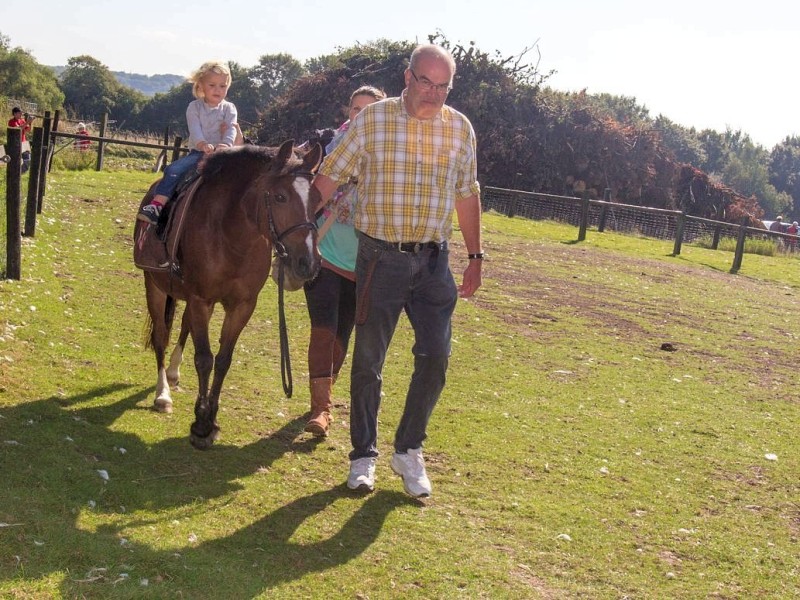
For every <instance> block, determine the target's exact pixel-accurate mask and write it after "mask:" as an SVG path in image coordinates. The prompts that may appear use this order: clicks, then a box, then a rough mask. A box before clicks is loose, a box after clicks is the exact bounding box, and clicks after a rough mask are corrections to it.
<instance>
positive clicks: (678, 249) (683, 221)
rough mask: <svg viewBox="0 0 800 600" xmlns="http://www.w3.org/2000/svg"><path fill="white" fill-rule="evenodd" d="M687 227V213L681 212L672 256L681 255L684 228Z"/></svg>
mask: <svg viewBox="0 0 800 600" xmlns="http://www.w3.org/2000/svg"><path fill="white" fill-rule="evenodd" d="M684 229H686V213H685V212H681V214H679V215H678V220H677V222H676V223H675V245H674V246H673V247H672V256H680V254H681V246H682V245H683V230H684Z"/></svg>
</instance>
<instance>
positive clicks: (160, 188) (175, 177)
mask: <svg viewBox="0 0 800 600" xmlns="http://www.w3.org/2000/svg"><path fill="white" fill-rule="evenodd" d="M203 155H204V153H203V152H200V151H199V150H192V151H191V152H189V154H187V155H186V156H184V157H183V158H179V159H178V160H176V161H175V162H174V163H170V164H169V165H167V167H166V168H165V169H164V177H162V178H161V181H160V182H159V183H158V185H157V186H156V192H155V193H156V194H161V195H162V196H166V197H167V198H172V193H173V192H174V191H175V188H176V187H178V183H179V182H180V180H181V179H183V176H184V175H185V174H186V173H188V172H190V171H192V170H193V169H195V168H197V163H199V162H200V159H201V158H203Z"/></svg>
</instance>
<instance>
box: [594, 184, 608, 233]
mask: <svg viewBox="0 0 800 600" xmlns="http://www.w3.org/2000/svg"><path fill="white" fill-rule="evenodd" d="M603 202H611V188H606V189H605V190H603ZM607 216H608V204H603V208H601V209H600V222H599V223H598V224H597V231H599V232H600V233H603V231H605V229H606V217H607Z"/></svg>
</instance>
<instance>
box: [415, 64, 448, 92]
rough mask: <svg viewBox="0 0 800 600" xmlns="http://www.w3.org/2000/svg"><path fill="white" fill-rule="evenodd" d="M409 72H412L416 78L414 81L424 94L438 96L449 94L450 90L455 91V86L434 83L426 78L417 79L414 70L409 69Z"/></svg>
mask: <svg viewBox="0 0 800 600" xmlns="http://www.w3.org/2000/svg"><path fill="white" fill-rule="evenodd" d="M409 71H411V76H412V77H413V78H414V81H416V82H417V85H419V87H420V88H421V89H422V91H424V92H436V93H437V94H448V93H449V92H450V90H452V89H453V86H452V85H450V84H449V83H433V82H432V81H431V80H430V79H428V78H427V77H424V76H423V77H422V78H419V77H417V74H416V73H414V71H413V70H412V69H409Z"/></svg>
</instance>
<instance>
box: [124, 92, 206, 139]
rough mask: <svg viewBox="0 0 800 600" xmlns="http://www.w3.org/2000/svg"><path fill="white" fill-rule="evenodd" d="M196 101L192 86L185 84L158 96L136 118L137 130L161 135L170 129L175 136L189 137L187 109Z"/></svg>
mask: <svg viewBox="0 0 800 600" xmlns="http://www.w3.org/2000/svg"><path fill="white" fill-rule="evenodd" d="M192 100H194V96H193V95H192V84H191V83H190V82H188V81H187V82H185V83H184V84H183V85H179V86H175V87H174V88H172V89H171V90H170V91H168V92H167V93H166V94H156V95H155V96H153V97H152V98H151V99H150V100H149V101H148V102H147V103H146V104H145V105H144V106H143V107H142V109H141V111H140V112H139V113H138V115H137V116H136V119H135V122H136V129H138V130H139V131H149V132H156V133H161V132H162V131H163V130H164V128H165V127H169V129H170V132H171V133H172V134H173V135H180V136H182V137H183V138H184V139H186V137H188V134H189V132H188V130H187V126H186V107H187V106H189V103H190V102H191V101H192Z"/></svg>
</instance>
